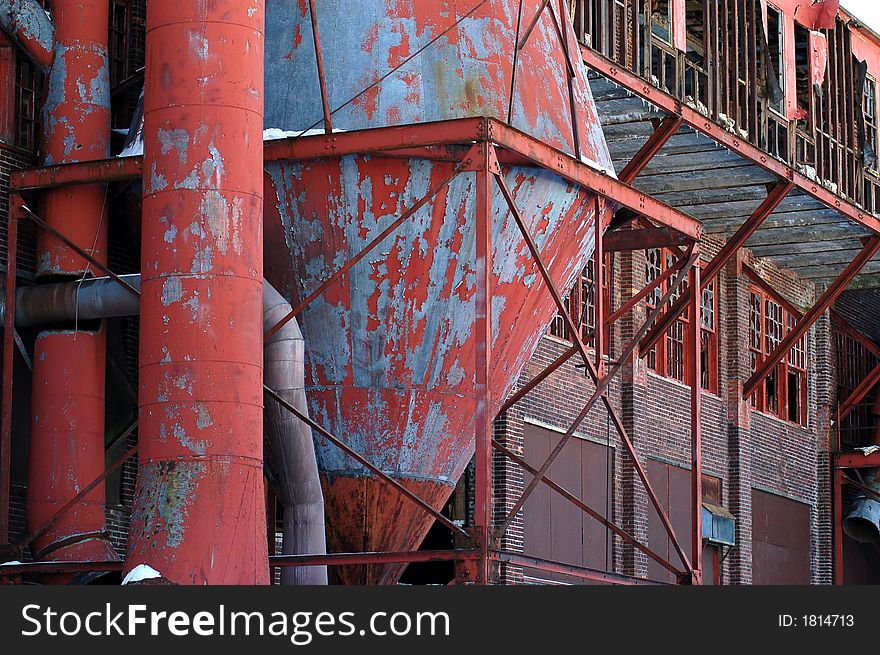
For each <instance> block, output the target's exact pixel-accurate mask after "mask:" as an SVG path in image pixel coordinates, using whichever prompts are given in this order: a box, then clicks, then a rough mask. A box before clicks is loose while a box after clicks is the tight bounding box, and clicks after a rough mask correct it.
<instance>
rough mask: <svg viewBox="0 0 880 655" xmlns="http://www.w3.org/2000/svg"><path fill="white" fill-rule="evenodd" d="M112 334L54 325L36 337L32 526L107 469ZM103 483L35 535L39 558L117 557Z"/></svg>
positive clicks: (30, 492) (29, 513)
mask: <svg viewBox="0 0 880 655" xmlns="http://www.w3.org/2000/svg"><path fill="white" fill-rule="evenodd" d="M105 346H106V335H105V333H104V330H103V329H102V330H100V331H98V332H74V331H52V332H42V333H41V334H40V335H39V336H38V337H37V342H36V347H35V350H34V368H33V399H32V404H33V410H32V423H31V457H30V461H29V469H30V470H29V475H28V504H27V510H28V511H27V518H28V528H29V531H33V530H35V529H37V528H40V527H42V526H43V525H44V524H45V523H46V522H47V521H48V520H49V519H50V518H51V517H52V516H53V515H54V514H55V512H57V511H58V510H59V509H60V508H61V507H63V506H64V505H65V504H66V503H67V501H69V500H70V499H71V498H73V497H74V496H76V495H77V494H78V493H79V491H80V489H82V488H83V487H85V486H86V485H88V484H89V483H90V482H92V480H94V479H95V478H97V477H98V476H99V475H101V473H102V472H103V471H104V371H105V367H104V352H105ZM104 498H105V495H104V484H103V483H102V484H100V485H98V486H96V487H95V488H94V489H93V490H92V491H91V492H90V493H88V494H87V495H86V496H85V497H84V498H82V499H81V500H80V502H78V503H77V504H76V505H75V506H73V507H72V508H71V509H70V510H68V511H67V512H66V513H65V514H64V515H63V516H62V517H61V518H59V519H58V520H57V521H55V523H54V524H53V525H52V527H51V528H50V529H49V530H47V531H46V532H45V533H44V534H42V535H41V536H40V537H39V538H37V539H35V540H34V543H32V544H31V550H32V552H33V555H34V559H36V560H67V561H89V560H95V561H106V560H111V559H116V552H115V550H114V549H113V546H112V545H111V544H110V542H109V541H108V540H107V535H106V534H105V532H106V519H105V516H104Z"/></svg>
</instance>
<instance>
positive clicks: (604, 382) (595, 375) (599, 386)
mask: <svg viewBox="0 0 880 655" xmlns="http://www.w3.org/2000/svg"><path fill="white" fill-rule="evenodd" d="M496 182H497V183H498V186H499V188H500V189H501V191H502V194H503V195H504V196H505V201H506V202H507V203H508V206H509V208H510V210H511V212H512V214H513V216H514V219H515V220H516V222H517V226H518V227H519V230H520V232H521V234H522V236H523V239H525V242H526V244H527V245H528V247H529V251H530V253H531V256H532V258H533V259H534V261H535V263H536V264H537V266H538V270H539V271H540V273H541V277H542V279H543V280H544V284H546V285H547V288H548V290H549V291H550V294H551V296H552V297H553V302H554V303H555V304H556V309H557V311H558V312H559V313H560V315H561V316H562V317H563V320H564V321H565V323H566V326H567V328H568V330H569V332H570V334H571V335H572V338H573V341H574V343H575V345H577V347H578V352H579V353H580V355H581V358H582V359H583V361H584V364H585V365H586V367H587V371H588V372H589V374H590V377H592V379H593V382H594V383H595V385H596V392H595V393H594V398H601V399H602V402H603V404H604V405H605V408H606V410H607V411H608V414H609V415H610V416H611V419H612V421H613V422H614V427H615V429H616V430H617V431H618V433H619V434H620V438H621V440H622V441H623V443H624V445H625V446H626V448H627V452H628V453H629V455H630V457H632V459H633V462H634V466H635V467H636V471H637V472H638V474H639V477H640V479H641V480H642V484H643V485H644V486H645V491H646V492H647V493H648V497H649V498H650V499H651V503H652V504H653V505H654V509H655V510H656V511H657V513H658V515H659V516H660V520H661V522H662V523H663V527H664V528H665V529H666V532H667V534H668V535H669V537H670V539H671V540H672V543H673V546H674V547H675V550H676V552H677V553H678V556H679V557H680V558H681V561H682V562H683V563H684V565H685V567H686V568H687V569H688V572H692V571H693V568H692V566H691V564H690V562H689V561H688V557H687V555H686V554H685V552H684V550H683V549H682V547H681V544H680V543H679V541H678V537H677V536H676V534H675V530H674V528H673V527H672V523H671V521H670V520H669V516H668V515H667V513H666V511H665V510H664V509H663V506H662V505H661V504H660V501H659V499H658V498H657V494H656V492H655V491H654V488H653V487H652V485H651V482H650V480H649V479H648V476H647V473H646V472H645V470H644V467H643V466H642V465H641V461H640V460H639V456H638V453H636V450H635V447H634V446H633V444H632V441H630V439H629V436H628V435H627V433H626V428H625V427H624V425H623V422H622V421H621V420H620V416H618V414H617V410H615V408H614V405H612V404H611V401H610V400H609V399H608V397H607V396H606V395H605V394H604V393H602V391H603V390H604V388H607V386H608V384H610V380H611V379H612V378H613V377H614V374H615V373H616V372H617V371H619V370H620V366H619V365H618V366H617V367H615V368H614V369H613V370H612V371H611V373H609V374H608V375H606V376H605V377H604V378H603V377H600V376H599V372H598V370H597V369H596V366H595V365H594V364H593V362H592V360H591V359H590V356H589V354H588V352H587V347H586V346H585V345H584V342H583V340H582V339H581V336H580V334H579V333H578V329H577V325H576V324H575V322H574V320H573V319H572V318H571V315H570V314H569V312H568V308H567V307H566V306H565V303H564V302H563V300H562V296H561V295H560V293H559V290H558V289H557V288H556V284H555V283H554V282H553V278H552V277H551V276H550V272H549V270H548V269H547V266H546V265H545V264H544V260H543V258H542V257H541V253H540V251H539V250H538V247H537V245H536V244H535V242H534V240H533V239H532V237H531V235H530V234H529V231H528V228H527V227H526V225H525V222H524V221H523V220H522V216H520V214H519V210H518V209H517V207H516V203H514V202H513V197H512V196H511V194H510V191H509V189H507V185H506V183H505V181H504V178H503V176H501V175H496ZM597 220H598V217H597ZM693 263H695V259H694V258H693V257H692V258H691V265H693ZM677 286H678V281H676V284H675V285H673V287H672V288H673V289H674V288H676V287H677ZM659 307H662V305H661V304H658V308H659ZM654 318H655V317H654V316H653V315H652V316H650V317H649V321H653V320H654ZM645 328H646V326H643V329H645ZM640 337H641V334H639V335H637V336H636V337H635V338H634V339H633V341H632V343H631V345H630V348H634V347H635V346H634V344H635V342H636V341H637V340H638V339H639V338H640ZM621 359H623V358H621ZM586 414H587V412H584V411H582V412H581V414H580V416H579V420H577V419H576V423H577V424H579V423H580V421H582V420H583V419H584V418H585V417H586ZM569 429H570V431H571V432H572V433H573V432H574V430H575V429H577V426H576V425H575V426H574V427H572V428H569ZM544 472H545V473H546V471H544ZM535 477H536V478H538V477H539V476H537V475H536V476H535ZM532 482H533V483H534V482H535V481H534V480H533V481H532ZM516 511H518V509H516V510H515V511H513V512H511V513H509V514H508V516H507V518H506V519H505V521H504V523H503V524H502V525H500V526H499V527H498V528H497V529H496V534H503V532H504V531H505V530H506V528H507V525H509V523H510V521H511V520H512V517H513V516H514V515H515V514H516Z"/></svg>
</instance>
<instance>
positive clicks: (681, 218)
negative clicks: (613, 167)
mask: <svg viewBox="0 0 880 655" xmlns="http://www.w3.org/2000/svg"><path fill="white" fill-rule="evenodd" d="M488 127H489V139H490V140H491V141H493V142H494V143H496V144H497V145H499V146H501V147H502V148H505V149H507V150H510V151H513V152H515V153H518V154H520V155H522V156H523V157H525V158H526V159H528V160H529V161H531V162H532V163H534V164H537V165H538V166H540V167H542V168H545V169H547V170H548V171H553V172H554V173H556V174H557V175H559V176H560V177H562V178H563V179H565V180H568V181H569V182H571V183H572V184H577V185H579V186H582V187H585V188H587V189H590V190H591V191H593V192H594V193H597V194H599V195H600V196H603V197H605V198H608V199H610V200H611V201H613V202H614V203H615V204H617V205H620V206H622V207H626V208H627V209H630V210H632V211H633V212H635V213H637V214H640V215H646V216H650V217H651V220H652V221H655V222H657V223H661V224H662V225H666V226H668V227H671V228H673V229H674V230H677V231H679V232H681V233H682V234H685V235H687V236H688V237H690V238H691V239H692V240H698V239H699V238H700V237H701V235H702V232H703V228H702V225H701V224H700V221H698V220H697V219H695V218H694V217H692V216H689V215H688V214H685V213H684V212H682V211H679V210H678V209H675V208H674V207H670V206H669V205H667V204H666V203H663V202H660V201H659V200H657V199H655V198H653V197H651V196H650V195H649V194H647V193H645V192H644V191H639V190H638V189H636V188H634V187H632V186H630V185H628V184H624V183H623V182H621V181H620V180H618V179H616V178H614V177H611V176H610V175H607V174H606V173H604V172H602V171H598V170H596V169H595V168H593V167H592V166H589V165H587V164H585V163H583V162H581V161H579V160H577V159H575V158H574V157H571V156H569V155H567V154H565V153H564V152H561V151H559V150H556V149H555V148H551V147H550V146H548V145H547V144H545V143H543V142H541V141H539V140H538V139H536V138H534V137H532V136H530V135H528V134H526V133H524V132H520V131H519V130H517V129H515V128H513V127H511V126H509V125H506V124H504V123H501V122H499V121H496V120H494V119H489V126H488Z"/></svg>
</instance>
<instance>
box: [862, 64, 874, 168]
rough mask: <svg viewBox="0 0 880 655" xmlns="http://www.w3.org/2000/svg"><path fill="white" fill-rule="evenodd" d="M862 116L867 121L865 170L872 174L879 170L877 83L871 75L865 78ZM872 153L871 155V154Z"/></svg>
mask: <svg viewBox="0 0 880 655" xmlns="http://www.w3.org/2000/svg"><path fill="white" fill-rule="evenodd" d="M862 115H863V116H864V120H865V144H864V146H863V148H864V151H865V155H866V156H865V158H864V159H865V168H867V169H868V170H870V171H872V172H876V170H877V155H876V152H877V81H876V80H875V79H874V78H873V77H871V76H870V75H866V76H865V85H864V88H863V91H862ZM869 153H870V154H869Z"/></svg>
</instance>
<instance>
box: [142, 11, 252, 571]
mask: <svg viewBox="0 0 880 655" xmlns="http://www.w3.org/2000/svg"><path fill="white" fill-rule="evenodd" d="M263 14H264V12H263V3H262V1H261V0H251V1H248V2H240V1H233V0H216V1H214V2H210V3H184V4H181V3H178V2H174V1H171V0H152V2H151V3H150V6H149V11H148V14H147V61H148V65H147V78H146V93H145V106H144V134H145V142H146V148H145V157H144V200H143V239H142V250H141V255H142V259H141V271H142V277H141V323H140V325H141V328H140V330H141V334H142V335H143V338H142V339H141V347H140V385H141V386H140V397H139V407H140V413H139V417H140V418H139V438H140V459H139V463H140V470H139V477H138V486H137V491H136V498H135V503H134V508H133V514H132V519H131V529H130V534H129V545H128V552H127V561H126V567H125V568H126V570H127V571H128V570H131V569H132V568H133V567H135V566H137V565H138V564H141V563H145V564H148V565H150V566H152V567H153V568H154V569H156V570H157V571H159V572H160V573H161V574H162V576H163V577H164V578H165V579H167V580H169V581H171V582H175V583H192V584H205V583H207V584H265V583H267V582H268V560H267V557H268V551H267V545H266V538H265V536H266V518H265V507H264V488H263V487H264V485H263V454H262V449H263V447H262V446H263V444H262V428H263V392H262V366H263V352H262V311H261V309H262V220H261V217H262V177H261V172H262V170H261V169H262V157H263V150H262V132H263V76H262V64H263V19H264V15H263Z"/></svg>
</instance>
